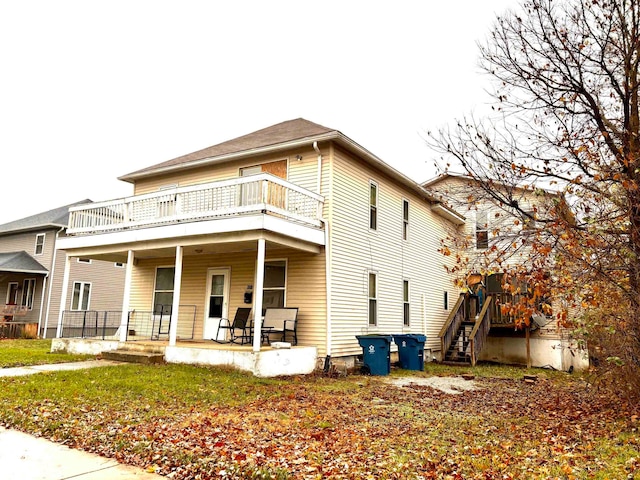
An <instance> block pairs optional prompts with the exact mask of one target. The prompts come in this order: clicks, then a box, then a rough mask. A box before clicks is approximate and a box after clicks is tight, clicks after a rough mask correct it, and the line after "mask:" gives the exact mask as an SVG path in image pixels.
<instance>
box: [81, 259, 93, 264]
mask: <svg viewBox="0 0 640 480" xmlns="http://www.w3.org/2000/svg"><path fill="white" fill-rule="evenodd" d="M78 263H89V264H90V263H91V259H90V258H78Z"/></svg>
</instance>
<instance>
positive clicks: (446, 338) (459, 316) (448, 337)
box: [438, 293, 467, 358]
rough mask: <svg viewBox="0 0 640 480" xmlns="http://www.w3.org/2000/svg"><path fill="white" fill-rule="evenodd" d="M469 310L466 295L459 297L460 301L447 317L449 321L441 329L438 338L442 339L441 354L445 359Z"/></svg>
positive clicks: (462, 294)
mask: <svg viewBox="0 0 640 480" xmlns="http://www.w3.org/2000/svg"><path fill="white" fill-rule="evenodd" d="M466 309H467V302H465V294H464V293H461V294H460V296H459V297H458V301H457V302H456V304H455V305H454V307H453V309H451V313H449V316H448V317H447V321H446V322H445V323H444V325H443V326H442V328H441V329H440V333H439V334H438V336H439V337H440V348H441V349H442V350H441V354H442V356H443V358H444V355H445V353H446V352H447V350H449V347H450V346H451V344H452V343H453V340H454V337H455V336H456V333H457V332H458V330H459V329H460V326H461V325H462V322H463V321H464V319H465V316H466V315H467V313H466Z"/></svg>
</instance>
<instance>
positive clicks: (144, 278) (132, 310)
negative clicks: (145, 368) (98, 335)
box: [56, 174, 327, 371]
mask: <svg viewBox="0 0 640 480" xmlns="http://www.w3.org/2000/svg"><path fill="white" fill-rule="evenodd" d="M167 202H168V203H167ZM220 202H222V203H220ZM322 204H323V199H322V197H320V196H318V195H316V194H314V193H312V192H308V191H306V190H304V189H301V188H300V187H297V186H295V185H293V184H290V183H289V182H286V181H284V180H281V179H278V178H276V177H273V176H271V175H268V174H262V175H255V176H252V177H248V178H240V179H235V180H233V181H222V182H213V183H207V184H202V185H194V186H190V187H182V188H176V189H174V190H173V191H172V192H171V193H170V194H167V193H166V192H165V191H162V192H157V193H154V194H145V195H139V196H134V197H130V198H127V199H120V200H114V201H110V202H102V203H101V204H97V205H96V204H89V205H84V206H81V207H75V208H73V209H72V210H71V212H70V213H71V216H70V226H69V229H68V234H69V236H68V237H66V238H63V239H60V241H59V248H60V249H61V250H64V251H65V252H66V255H67V257H66V264H65V277H66V276H67V275H68V271H69V265H70V262H71V259H72V258H75V257H82V258H95V259H100V260H108V261H113V262H122V263H125V264H126V274H125V286H124V295H123V301H122V311H121V313H120V322H119V325H118V327H117V328H113V332H112V333H114V334H115V333H116V332H117V338H116V339H111V340H109V341H110V342H114V341H115V342H116V343H118V344H119V345H120V346H122V345H125V344H126V345H128V344H131V343H132V341H134V340H139V341H140V340H151V341H156V342H166V346H165V347H164V354H165V358H166V360H167V361H179V360H180V359H182V360H184V361H185V363H205V364H226V363H225V362H226V361H227V360H224V361H223V360H221V358H227V359H229V358H233V359H234V360H233V363H234V364H237V366H239V367H240V368H243V367H242V365H245V366H246V365H252V366H251V367H250V368H249V367H247V368H244V369H248V370H251V371H262V369H261V368H257V367H255V365H256V362H257V363H260V362H261V361H262V360H260V359H261V358H263V357H265V356H266V357H283V356H284V357H286V358H288V359H289V358H290V357H292V356H295V355H297V354H298V353H292V352H298V351H299V350H300V348H291V349H289V351H288V353H287V354H286V355H285V354H284V353H282V352H283V351H280V350H277V349H274V348H271V347H269V346H268V343H267V344H263V341H264V339H265V336H264V331H263V328H262V312H263V311H264V309H265V308H269V307H296V308H298V309H299V312H300V316H299V321H300V326H301V329H300V330H301V331H300V330H299V333H300V335H299V338H300V339H301V341H300V345H301V346H302V345H304V346H306V347H309V348H311V349H312V350H313V352H314V355H316V353H315V352H316V350H317V347H318V344H322V343H323V342H324V341H325V338H326V337H325V330H324V328H323V327H324V325H323V322H326V298H327V296H326V256H325V248H324V247H325V244H326V231H325V224H324V222H323V221H322V220H321V216H320V215H321V213H320V212H321V211H322ZM134 219H135V221H133V220H134ZM63 283H64V285H66V284H67V281H66V280H65V281H64V282H63ZM67 294H68V292H67V291H66V289H63V291H62V298H61V303H62V304H65V302H66V297H67ZM310 294H311V296H310ZM247 307H250V308H251V310H252V315H251V317H252V318H251V321H252V329H251V334H252V339H251V342H250V343H249V344H248V345H247V346H242V347H240V349H239V350H238V347H236V346H235V345H228V344H220V345H218V344H216V342H215V341H216V340H217V341H224V337H223V335H224V332H223V333H221V332H220V331H219V329H218V326H219V324H220V320H221V319H229V320H232V319H233V318H234V315H235V313H236V311H237V310H238V309H239V308H247ZM255 312H260V314H258V315H256V314H255ZM67 314H71V312H67ZM64 315H65V312H60V316H59V318H58V326H57V335H56V337H63V336H65V335H64V332H63V330H64V325H65V321H64ZM136 337H139V338H136ZM104 341H107V340H104ZM184 342H191V343H189V344H188V345H189V346H187V345H185V344H184ZM158 344H160V343H158ZM110 345H112V344H110ZM196 345H197V346H196ZM178 346H179V348H178ZM309 348H307V349H303V351H305V352H306V354H308V352H309V351H310V350H309ZM212 352H214V353H212ZM229 352H233V353H229ZM240 352H242V353H240ZM247 352H251V353H252V355H248V353H247ZM264 352H270V353H267V354H266V355H257V354H259V353H264ZM212 357H217V358H218V359H216V360H212V359H211V358H212ZM196 360H197V361H196ZM287 361H290V360H287ZM293 361H294V363H295V362H296V361H297V360H293ZM211 362H214V363H211ZM220 362H222V363H220ZM314 365H315V358H314ZM284 371H286V369H285V370H284Z"/></svg>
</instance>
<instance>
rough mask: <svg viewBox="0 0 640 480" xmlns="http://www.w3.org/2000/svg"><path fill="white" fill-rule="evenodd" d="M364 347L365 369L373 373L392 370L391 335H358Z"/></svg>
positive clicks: (359, 341) (382, 373) (377, 373)
mask: <svg viewBox="0 0 640 480" xmlns="http://www.w3.org/2000/svg"><path fill="white" fill-rule="evenodd" d="M356 338H357V339H358V343H359V344H360V346H361V347H362V360H363V362H364V370H365V371H366V372H367V373H370V374H371V375H389V372H391V340H392V338H393V337H392V336H391V335H356Z"/></svg>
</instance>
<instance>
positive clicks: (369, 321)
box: [367, 270, 380, 327]
mask: <svg viewBox="0 0 640 480" xmlns="http://www.w3.org/2000/svg"><path fill="white" fill-rule="evenodd" d="M371 275H373V276H374V279H375V282H374V288H375V295H374V296H373V297H372V296H371V284H370V281H371V279H370V277H371ZM379 290H380V285H379V282H378V272H377V271H375V270H367V326H368V327H377V326H378V313H379V312H380V305H378V293H379ZM371 300H374V301H375V305H376V312H375V314H376V317H375V323H371Z"/></svg>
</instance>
